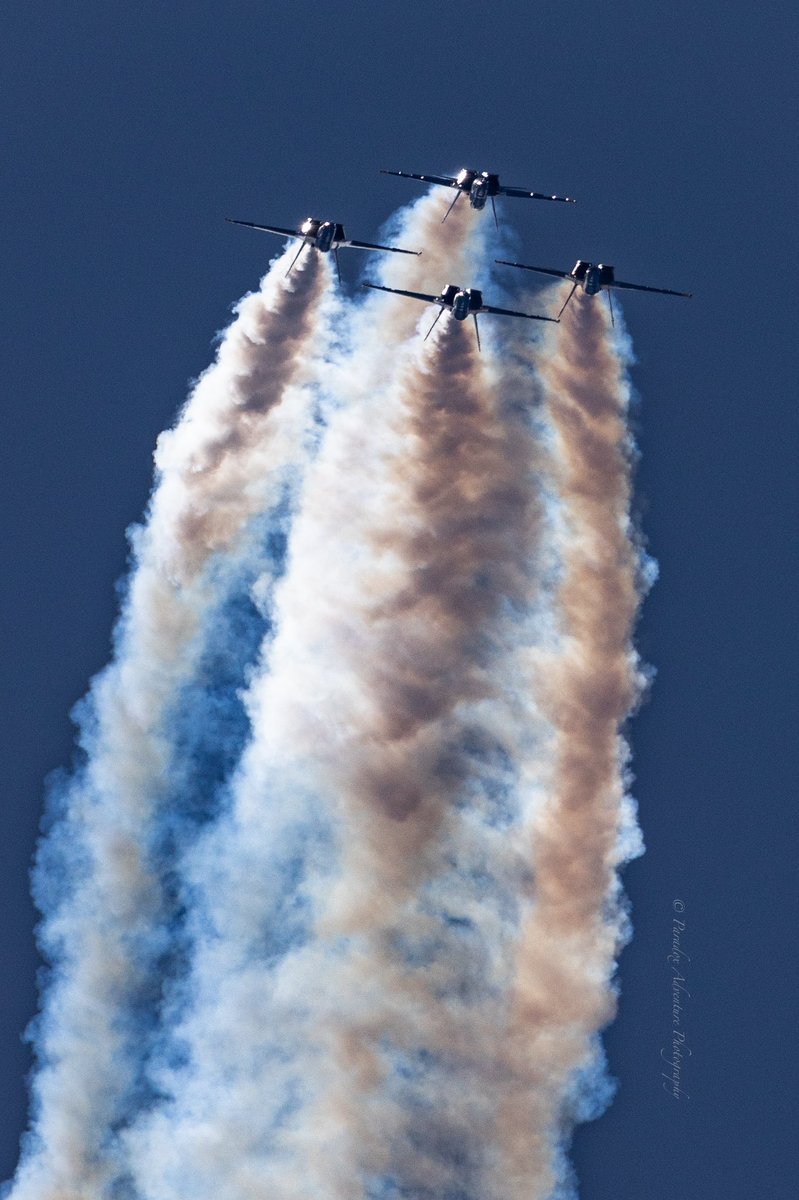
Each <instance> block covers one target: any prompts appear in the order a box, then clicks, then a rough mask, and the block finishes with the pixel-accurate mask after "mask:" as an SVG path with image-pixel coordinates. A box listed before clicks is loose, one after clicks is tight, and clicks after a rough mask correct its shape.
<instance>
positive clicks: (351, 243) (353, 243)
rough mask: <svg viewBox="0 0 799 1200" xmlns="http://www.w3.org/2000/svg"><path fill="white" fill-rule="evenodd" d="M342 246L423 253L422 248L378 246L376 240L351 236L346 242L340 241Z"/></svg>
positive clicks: (395, 252) (397, 252)
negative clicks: (361, 239) (365, 239)
mask: <svg viewBox="0 0 799 1200" xmlns="http://www.w3.org/2000/svg"><path fill="white" fill-rule="evenodd" d="M339 245H341V246H353V247H354V248H355V249H356V250H390V251H391V253H392V254H416V255H419V254H421V253H422V252H421V250H402V249H401V248H400V247H399V246H376V245H375V244H374V242H357V241H356V240H355V238H349V239H348V240H347V241H346V242H340V243H339Z"/></svg>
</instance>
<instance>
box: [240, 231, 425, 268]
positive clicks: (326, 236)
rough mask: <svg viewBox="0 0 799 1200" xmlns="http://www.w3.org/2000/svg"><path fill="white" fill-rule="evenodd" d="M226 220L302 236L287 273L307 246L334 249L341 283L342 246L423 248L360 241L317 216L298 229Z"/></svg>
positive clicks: (397, 250) (394, 249)
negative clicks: (349, 236)
mask: <svg viewBox="0 0 799 1200" xmlns="http://www.w3.org/2000/svg"><path fill="white" fill-rule="evenodd" d="M225 220H226V221H230V223H231V224H232V225H246V226H247V227H248V228H249V229H262V230H264V232H265V233H276V234H277V235H278V237H290V238H300V239H301V242H302V245H301V246H300V248H299V250H298V251H297V253H296V254H295V255H294V258H293V259H292V260H291V266H290V267H289V269H288V271H286V274H287V275H288V274H289V273H290V272H291V270H292V268H293V267H294V264H295V263H296V262H297V259H298V258H299V257H300V255H301V254H302V252H303V250H304V249H305V247H306V246H311V247H312V248H313V249H314V250H318V251H319V252H320V253H321V254H327V253H328V251H330V250H332V251H333V257H334V258H335V260H336V271H337V272H338V279H339V283H340V282H341V271H340V269H339V264H338V252H339V250H340V248H341V247H342V246H351V247H353V249H355V250H387V251H390V252H391V253H392V254H417V255H418V254H421V250H402V249H400V247H399V246H376V245H375V244H374V243H373V242H358V241H356V240H355V239H354V238H348V237H347V236H346V234H345V233H344V226H343V225H336V224H335V223H334V222H333V221H320V220H318V219H317V218H316V217H306V219H305V220H304V221H303V223H302V225H300V226H299V228H298V229H281V228H280V226H279V225H256V224H255V223H254V222H253V221H237V220H236V219H235V217H225Z"/></svg>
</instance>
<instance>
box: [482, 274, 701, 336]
mask: <svg viewBox="0 0 799 1200" xmlns="http://www.w3.org/2000/svg"><path fill="white" fill-rule="evenodd" d="M494 261H495V262H498V263H500V264H501V265H502V266H503V267H518V268H519V270H520V271H537V272H538V274H539V275H554V276H555V278H556V279H568V280H569V281H570V282H571V284H572V289H571V291H570V292H569V294H568V296H567V297H566V299H565V300H564V302H563V305H562V307H561V310H560V312H559V313H558V320H560V318H561V317H562V315H563V311H564V309H565V308H566V305H567V304H568V303H569V301H570V300H571V298H572V296H573V295H574V293H575V291H576V290H577V288H578V287H582V289H583V291H584V292H585V294H586V296H595V295H596V294H597V292H601V291H606V292H607V294H608V304H609V305H610V319H611V321H613V323H614V324H615V318H614V316H613V289H614V288H627V289H629V290H630V291H632V292H659V293H660V294H661V295H662V296H684V297H685V298H686V299H688V300H690V298H691V295H692V293H691V292H674V291H672V289H671V288H656V287H646V286H645V285H644V284H643V283H622V281H621V280H620V279H616V277H615V273H614V271H613V267H610V266H608V265H607V264H606V263H590V262H584V261H583V259H582V258H579V259H578V260H577V262H576V263H575V264H574V266H573V267H572V269H571V271H555V270H553V269H552V268H551V267H528V266H527V265H526V264H525V263H517V262H509V261H508V259H506V258H497V259H495V260H494Z"/></svg>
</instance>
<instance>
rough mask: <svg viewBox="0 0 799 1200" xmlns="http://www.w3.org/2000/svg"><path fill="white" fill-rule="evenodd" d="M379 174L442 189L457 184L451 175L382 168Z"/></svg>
mask: <svg viewBox="0 0 799 1200" xmlns="http://www.w3.org/2000/svg"><path fill="white" fill-rule="evenodd" d="M380 174H381V175H400V176H401V177H402V178H403V179H421V181H422V183H440V184H441V186H442V187H456V186H457V183H458V181H457V179H455V178H453V176H452V175H414V173H413V171H384V170H383V169H382V167H381V169H380ZM525 195H526V193H525Z"/></svg>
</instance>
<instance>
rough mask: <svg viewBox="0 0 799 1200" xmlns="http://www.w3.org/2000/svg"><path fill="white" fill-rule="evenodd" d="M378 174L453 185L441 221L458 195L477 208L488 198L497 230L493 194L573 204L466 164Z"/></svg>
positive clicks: (569, 199) (448, 185) (482, 206)
mask: <svg viewBox="0 0 799 1200" xmlns="http://www.w3.org/2000/svg"><path fill="white" fill-rule="evenodd" d="M380 174H381V175H399V176H400V178H402V179H419V180H421V182H422V183H435V184H438V185H439V186H440V187H448V188H456V189H457V191H456V193H455V199H454V200H453V201H452V203H451V204H450V206H449V208H448V209H447V211H446V212H445V213H444V216H443V217H442V218H441V221H442V224H443V222H444V221H446V219H447V217H448V216H449V214H450V213H451V212H452V210H453V208H454V207H455V205H456V204H457V203H458V201H459V200H460V198H461V196H468V197H469V203H470V204H471V206H472V208H478V209H480V208H485V206H486V201H487V200H490V201H491V209H492V211H493V213H494V223H495V225H496V227H497V229H499V221H498V220H497V206H496V204H495V203H494V197H495V196H518V197H521V198H522V199H524V200H560V201H561V202H562V203H564V204H574V200H573V199H572V198H571V196H546V195H544V193H543V192H528V191H527V189H526V188H517V187H504V186H503V185H502V184H500V182H499V175H492V174H491V172H490V171H472V170H471V169H470V168H469V167H464V168H463V170H462V171H459V172H458V174H457V175H454V176H453V175H414V173H413V172H412V171H384V170H382V169H381V171H380Z"/></svg>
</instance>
